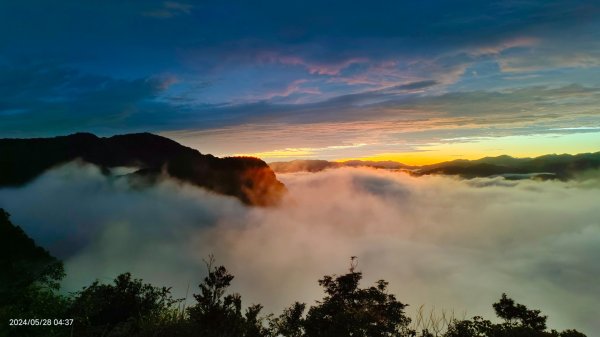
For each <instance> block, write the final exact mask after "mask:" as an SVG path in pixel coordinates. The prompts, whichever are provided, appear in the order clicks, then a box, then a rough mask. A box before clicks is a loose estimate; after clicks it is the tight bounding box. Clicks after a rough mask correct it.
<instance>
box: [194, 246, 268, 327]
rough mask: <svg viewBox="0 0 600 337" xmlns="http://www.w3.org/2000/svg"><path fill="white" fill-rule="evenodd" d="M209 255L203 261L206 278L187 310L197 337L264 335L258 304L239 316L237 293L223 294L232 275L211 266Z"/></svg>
mask: <svg viewBox="0 0 600 337" xmlns="http://www.w3.org/2000/svg"><path fill="white" fill-rule="evenodd" d="M214 262H215V260H214V257H213V256H212V255H211V256H210V257H209V260H208V261H206V266H207V269H208V275H207V276H206V277H205V278H204V282H203V283H201V284H200V285H199V287H200V293H199V294H194V298H195V299H196V301H197V302H198V303H197V304H196V305H195V306H193V307H191V308H189V309H188V313H189V318H190V320H191V321H192V322H193V323H194V324H195V326H194V328H195V330H196V331H197V332H199V334H200V335H201V336H214V337H229V336H231V337H234V336H244V337H259V336H264V335H266V334H267V330H266V328H265V327H263V324H262V323H263V319H262V318H260V317H259V314H260V311H261V310H262V305H260V304H255V305H251V306H249V307H248V308H247V309H246V311H245V313H244V314H242V299H241V296H240V295H239V294H227V295H226V294H225V293H226V291H227V288H228V287H229V286H230V285H231V281H232V280H233V275H231V274H230V273H229V272H228V271H227V269H226V268H225V267H224V266H218V267H216V266H214Z"/></svg>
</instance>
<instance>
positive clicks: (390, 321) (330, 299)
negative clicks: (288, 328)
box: [304, 271, 410, 337]
mask: <svg viewBox="0 0 600 337" xmlns="http://www.w3.org/2000/svg"><path fill="white" fill-rule="evenodd" d="M361 278H362V273H360V272H354V271H351V272H350V273H348V274H346V275H342V276H337V277H335V276H325V277H324V278H322V279H321V280H319V284H320V285H321V286H322V287H323V288H324V289H325V293H326V296H325V298H324V299H323V301H322V302H319V304H318V305H316V306H313V307H311V308H310V309H309V311H308V314H307V317H306V321H305V322H304V329H305V336H307V337H318V336H360V337H384V336H402V335H404V334H405V333H406V331H407V326H408V324H409V323H410V319H409V318H408V317H406V316H405V315H404V308H405V307H406V305H405V304H403V303H401V302H399V301H398V300H396V297H395V296H394V295H392V294H388V293H387V292H386V289H387V286H388V283H387V282H386V281H383V280H380V281H378V282H377V283H376V285H375V286H371V287H369V288H365V289H360V288H359V287H358V285H359V282H360V280H361Z"/></svg>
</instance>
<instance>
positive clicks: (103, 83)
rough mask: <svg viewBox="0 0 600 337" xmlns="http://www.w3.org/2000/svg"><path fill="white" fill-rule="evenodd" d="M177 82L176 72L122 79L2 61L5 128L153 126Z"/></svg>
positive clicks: (0, 104) (54, 130) (1, 127)
mask: <svg viewBox="0 0 600 337" xmlns="http://www.w3.org/2000/svg"><path fill="white" fill-rule="evenodd" d="M175 82H176V80H175V79H174V77H172V76H164V77H163V76H156V77H148V78H137V79H118V78H112V77H107V76H99V75H92V74H87V73H83V72H80V71H78V70H76V69H73V68H69V67H66V66H64V65H61V64H53V63H33V62H21V63H17V64H14V63H11V64H10V65H5V66H2V65H0V93H1V94H2V95H1V97H2V98H0V113H1V114H2V115H3V116H2V118H3V120H2V123H1V124H0V133H2V134H3V135H11V136H23V135H32V134H34V135H36V136H41V135H46V134H61V133H68V132H75V131H85V130H87V131H93V130H103V131H104V132H106V130H110V129H113V130H114V129H117V130H118V129H122V128H123V127H124V125H125V124H127V123H128V122H134V123H132V124H135V125H136V128H139V129H144V126H146V127H148V126H149V128H150V129H152V128H153V127H156V124H157V122H154V119H153V118H152V116H153V115H155V114H157V111H160V112H166V110H167V106H166V105H165V103H162V102H160V101H157V100H156V98H157V97H158V96H159V94H160V93H161V92H163V91H164V90H167V89H168V88H169V86H171V85H172V84H174V83H175ZM7 112H8V113H7ZM140 114H141V115H143V117H141V118H140V117H139V115H140ZM163 119H164V117H163ZM161 123H162V122H158V124H161ZM144 124H145V125H144Z"/></svg>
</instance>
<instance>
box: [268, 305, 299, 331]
mask: <svg viewBox="0 0 600 337" xmlns="http://www.w3.org/2000/svg"><path fill="white" fill-rule="evenodd" d="M304 309H306V304H304V303H300V302H295V303H294V304H293V305H292V306H291V307H289V308H287V309H285V310H284V311H283V313H282V314H281V315H279V317H277V318H275V319H272V320H271V322H270V325H271V329H272V332H273V334H274V335H275V336H280V335H281V336H284V337H302V336H303V335H304V324H305V322H304V318H303V317H302V316H303V314H304Z"/></svg>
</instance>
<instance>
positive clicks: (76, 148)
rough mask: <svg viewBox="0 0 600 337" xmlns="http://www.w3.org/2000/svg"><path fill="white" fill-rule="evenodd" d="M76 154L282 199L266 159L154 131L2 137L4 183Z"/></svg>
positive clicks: (147, 177)
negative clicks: (211, 150) (202, 148)
mask: <svg viewBox="0 0 600 337" xmlns="http://www.w3.org/2000/svg"><path fill="white" fill-rule="evenodd" d="M74 160H81V161H83V162H87V163H91V164H94V165H97V166H98V167H100V168H101V169H102V170H103V172H106V173H108V172H110V169H111V168H116V167H132V168H135V172H134V173H132V174H131V175H132V176H133V177H139V178H143V179H142V180H143V181H147V182H150V183H151V182H152V181H154V180H155V179H156V178H158V177H160V176H161V175H163V174H166V175H168V176H170V177H172V178H176V179H179V180H181V181H184V182H188V183H191V184H193V185H196V186H200V187H204V188H206V189H208V190H211V191H214V192H216V193H219V194H224V195H230V196H234V197H237V198H239V199H240V200H241V201H242V202H244V203H246V204H248V205H259V206H268V205H272V204H275V203H277V201H278V200H279V199H280V198H281V196H282V195H283V193H284V192H285V190H286V189H285V186H284V185H283V183H281V182H279V181H278V180H277V178H276V177H275V174H274V172H273V171H272V170H271V168H270V167H269V166H268V165H267V164H266V163H265V162H264V161H262V160H260V159H257V158H252V157H227V158H217V157H214V156H212V155H210V154H201V153H200V152H198V151H197V150H194V149H192V148H189V147H185V146H183V145H180V144H178V143H177V142H175V141H173V140H170V139H168V138H165V137H161V136H157V135H153V134H150V133H137V134H127V135H120V136H113V137H109V138H101V137H97V136H95V135H93V134H90V133H77V134H72V135H69V136H61V137H54V138H34V139H0V187H3V186H19V185H23V184H26V183H28V182H30V181H32V180H33V179H35V178H36V177H38V176H39V175H41V174H42V173H44V172H45V171H47V170H49V169H51V168H53V167H56V166H59V165H61V164H65V163H68V162H71V161H74Z"/></svg>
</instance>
